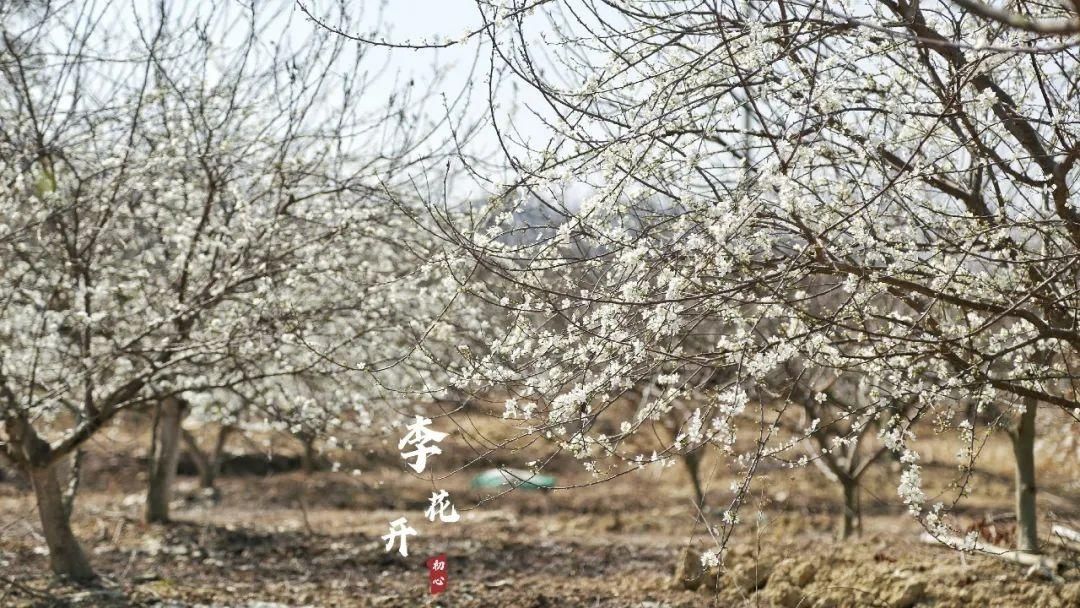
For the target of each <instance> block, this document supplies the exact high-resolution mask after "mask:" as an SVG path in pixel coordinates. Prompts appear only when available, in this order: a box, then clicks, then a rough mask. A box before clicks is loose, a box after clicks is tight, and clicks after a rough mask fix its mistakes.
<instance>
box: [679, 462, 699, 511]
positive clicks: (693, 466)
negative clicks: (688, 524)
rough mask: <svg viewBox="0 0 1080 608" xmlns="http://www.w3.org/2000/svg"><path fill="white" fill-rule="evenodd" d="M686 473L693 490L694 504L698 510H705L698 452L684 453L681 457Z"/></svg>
mask: <svg viewBox="0 0 1080 608" xmlns="http://www.w3.org/2000/svg"><path fill="white" fill-rule="evenodd" d="M682 461H683V464H684V465H686V472H687V473H688V474H689V475H690V483H691V485H692V486H693V488H694V504H696V505H697V506H698V508H702V509H703V508H705V489H704V488H703V487H702V484H701V453H700V452H699V451H693V452H686V453H684V454H683V455H682Z"/></svg>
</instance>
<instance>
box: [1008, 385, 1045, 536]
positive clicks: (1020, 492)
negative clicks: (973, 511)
mask: <svg viewBox="0 0 1080 608" xmlns="http://www.w3.org/2000/svg"><path fill="white" fill-rule="evenodd" d="M1024 405H1025V406H1026V408H1027V409H1026V410H1025V411H1024V413H1023V414H1022V415H1021V416H1020V421H1019V423H1018V424H1017V426H1016V429H1015V431H1014V432H1012V433H1010V434H1009V437H1010V438H1011V439H1012V448H1013V455H1014V456H1015V459H1016V548H1017V550H1019V551H1027V552H1030V553H1038V552H1039V535H1038V527H1037V524H1036V511H1035V491H1036V488H1035V413H1036V412H1037V411H1038V405H1039V402H1038V401H1037V400H1036V399H1025V400H1024Z"/></svg>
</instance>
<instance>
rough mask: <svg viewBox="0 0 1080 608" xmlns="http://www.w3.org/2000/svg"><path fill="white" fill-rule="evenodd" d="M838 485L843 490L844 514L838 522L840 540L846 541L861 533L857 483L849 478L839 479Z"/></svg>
mask: <svg viewBox="0 0 1080 608" xmlns="http://www.w3.org/2000/svg"><path fill="white" fill-rule="evenodd" d="M840 485H841V487H842V488H843V490H844V513H843V517H842V518H841V520H840V534H839V536H840V539H841V540H846V539H848V538H851V535H852V534H854V533H856V532H859V533H861V532H862V529H861V528H862V526H861V522H862V514H861V513H860V507H859V481H858V480H857V479H851V478H844V477H841V478H840Z"/></svg>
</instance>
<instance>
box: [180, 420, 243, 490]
mask: <svg viewBox="0 0 1080 608" xmlns="http://www.w3.org/2000/svg"><path fill="white" fill-rule="evenodd" d="M232 430H233V429H232V427H231V426H223V427H221V428H220V429H219V430H218V434H217V439H216V440H215V442H214V448H213V451H211V452H210V453H209V454H208V453H206V452H204V451H203V450H202V449H201V448H200V447H199V442H198V440H196V439H195V436H194V435H193V434H192V433H191V432H190V431H186V430H184V431H182V434H183V439H184V443H185V444H186V445H187V448H188V451H190V452H191V458H192V459H193V460H194V461H195V466H196V468H198V469H199V487H200V488H202V489H203V490H211V491H213V493H214V495H215V496H216V495H217V493H218V491H217V486H216V484H217V478H218V476H219V475H220V474H221V461H222V459H223V458H224V457H225V443H226V442H227V441H228V439H229V435H231V434H232Z"/></svg>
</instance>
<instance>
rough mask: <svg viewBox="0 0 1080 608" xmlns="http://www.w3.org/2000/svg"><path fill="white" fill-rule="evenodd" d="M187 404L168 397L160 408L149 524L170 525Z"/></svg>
mask: <svg viewBox="0 0 1080 608" xmlns="http://www.w3.org/2000/svg"><path fill="white" fill-rule="evenodd" d="M185 405H186V404H185V403H184V402H183V401H182V400H180V399H178V398H176V397H169V398H167V399H165V400H163V401H162V402H161V403H160V404H159V405H158V415H157V420H156V421H155V424H154V442H153V446H152V449H151V456H150V484H149V487H148V489H147V492H146V521H147V522H149V523H167V522H168V521H169V503H170V502H171V501H172V490H173V482H174V481H175V479H176V464H177V462H178V461H179V459H180V431H181V428H180V425H181V423H183V421H184V416H185V415H186V414H187V408H186V407H185Z"/></svg>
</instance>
